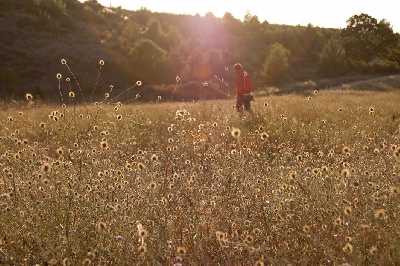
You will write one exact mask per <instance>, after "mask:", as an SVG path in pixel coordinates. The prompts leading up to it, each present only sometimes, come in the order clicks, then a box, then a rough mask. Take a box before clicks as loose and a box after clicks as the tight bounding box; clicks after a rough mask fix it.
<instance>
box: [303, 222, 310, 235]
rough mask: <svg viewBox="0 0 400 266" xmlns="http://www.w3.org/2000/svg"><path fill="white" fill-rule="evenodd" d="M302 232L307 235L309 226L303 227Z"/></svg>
mask: <svg viewBox="0 0 400 266" xmlns="http://www.w3.org/2000/svg"><path fill="white" fill-rule="evenodd" d="M303 232H304V233H309V232H310V226H309V225H307V224H305V225H303Z"/></svg>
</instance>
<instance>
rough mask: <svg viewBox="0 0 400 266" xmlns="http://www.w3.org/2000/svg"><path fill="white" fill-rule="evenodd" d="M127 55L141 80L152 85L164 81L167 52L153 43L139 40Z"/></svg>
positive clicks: (147, 40)
mask: <svg viewBox="0 0 400 266" xmlns="http://www.w3.org/2000/svg"><path fill="white" fill-rule="evenodd" d="M129 54H130V56H131V57H132V61H133V64H134V66H135V69H136V71H137V73H138V75H139V78H140V79H141V80H143V81H144V82H154V83H162V82H163V81H164V80H165V70H166V64H165V63H166V57H167V52H166V51H165V50H164V49H162V48H161V47H160V46H158V45H157V44H156V43H155V42H153V41H152V40H149V39H141V40H140V41H138V42H136V43H135V45H134V46H133V47H132V48H131V50H130V52H129Z"/></svg>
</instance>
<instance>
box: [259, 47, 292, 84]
mask: <svg viewBox="0 0 400 266" xmlns="http://www.w3.org/2000/svg"><path fill="white" fill-rule="evenodd" d="M290 54H291V53H290V51H289V50H288V49H286V48H284V47H283V46H282V44H280V43H274V44H272V45H271V46H270V47H269V49H268V53H267V57H266V58H265V61H264V64H263V73H262V74H263V76H264V78H265V80H266V81H273V80H276V79H277V78H279V77H281V76H283V75H284V74H285V72H286V70H287V69H288V68H289V57H290Z"/></svg>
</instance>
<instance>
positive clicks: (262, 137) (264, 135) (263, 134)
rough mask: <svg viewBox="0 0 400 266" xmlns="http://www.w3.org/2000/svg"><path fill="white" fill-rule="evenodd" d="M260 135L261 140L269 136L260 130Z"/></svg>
mask: <svg viewBox="0 0 400 266" xmlns="http://www.w3.org/2000/svg"><path fill="white" fill-rule="evenodd" d="M260 137H261V139H262V140H266V139H267V138H268V137H269V136H268V134H267V132H262V133H261V134H260Z"/></svg>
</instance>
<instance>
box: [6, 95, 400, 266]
mask: <svg viewBox="0 0 400 266" xmlns="http://www.w3.org/2000/svg"><path fill="white" fill-rule="evenodd" d="M28 96H29V95H28ZM70 96H74V95H70ZM28 98H29V99H27V101H26V102H24V103H20V104H19V105H17V106H15V107H13V108H8V109H3V110H0V123H1V124H0V156H1V157H0V170H1V173H0V211H1V215H0V264H2V265H36V264H38V265H82V264H83V265H399V264H400V230H399V228H400V195H399V191H400V140H399V138H400V133H399V125H400V105H399V102H400V94H399V92H398V91H397V92H396V91H390V92H372V91H356V90H351V88H348V89H346V90H338V91H315V92H312V93H310V95H309V96H304V95H294V94H293V95H282V96H275V95H272V96H268V97H256V100H255V101H254V102H252V106H253V109H254V112H255V113H256V118H254V119H244V120H240V119H239V118H238V116H237V113H236V110H235V109H233V108H232V105H233V104H234V99H231V100H215V101H198V102H190V103H172V102H169V101H168V100H164V99H158V101H157V102H156V103H147V104H143V103H139V102H135V101H132V102H130V103H128V104H122V103H120V102H116V101H107V100H104V101H102V102H96V103H94V102H93V103H88V104H86V105H81V104H77V103H75V102H74V98H72V97H68V96H64V99H63V100H64V102H65V105H63V106H48V105H46V106H44V105H37V104H36V102H35V99H30V97H28Z"/></svg>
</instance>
